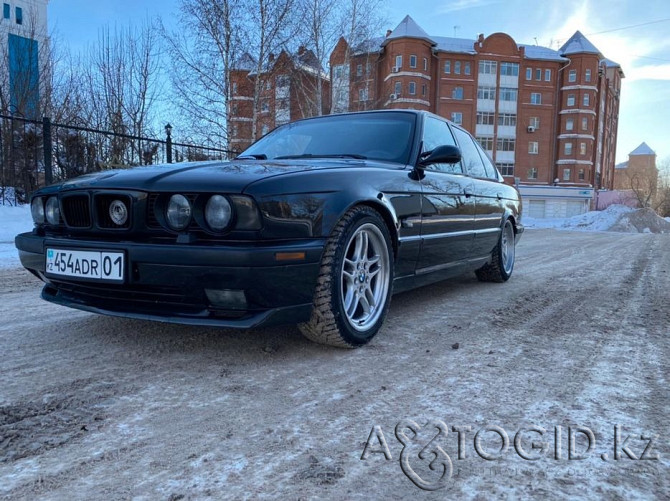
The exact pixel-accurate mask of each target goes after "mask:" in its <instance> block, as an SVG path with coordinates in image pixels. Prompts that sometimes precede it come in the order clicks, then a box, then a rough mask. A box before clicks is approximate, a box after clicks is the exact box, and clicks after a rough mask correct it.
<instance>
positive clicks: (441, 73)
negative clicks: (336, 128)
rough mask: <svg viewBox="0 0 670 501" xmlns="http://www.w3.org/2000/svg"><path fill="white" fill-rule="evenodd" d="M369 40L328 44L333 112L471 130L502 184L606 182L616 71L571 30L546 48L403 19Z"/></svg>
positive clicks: (609, 181) (613, 126)
mask: <svg viewBox="0 0 670 501" xmlns="http://www.w3.org/2000/svg"><path fill="white" fill-rule="evenodd" d="M374 42H378V43H377V44H375V43H374ZM369 45H370V46H369V47H368V48H367V50H366V49H361V48H360V47H358V48H350V47H349V46H348V44H347V42H346V40H344V39H340V41H339V43H338V44H337V46H336V47H335V50H334V51H333V53H332V55H331V58H330V65H331V81H332V89H333V111H334V112H339V111H345V110H349V111H353V110H360V109H378V108H415V109H421V110H427V111H431V112H433V113H436V114H438V115H441V116H443V117H446V118H449V119H451V120H452V121H454V122H456V123H459V124H462V125H463V126H464V127H465V128H466V129H468V130H469V131H470V132H471V133H472V134H473V135H475V137H477V139H478V140H479V142H480V143H481V144H482V146H483V147H484V148H485V149H486V150H487V151H488V152H489V154H490V155H491V157H492V158H493V160H494V161H495V162H496V164H497V165H498V166H499V168H500V170H501V171H502V173H503V175H504V176H505V177H506V178H507V179H508V181H510V182H513V181H514V178H515V177H516V178H518V180H519V181H520V182H521V183H526V184H542V185H548V184H551V185H553V184H557V185H564V186H595V187H603V188H611V187H612V182H613V171H614V156H615V148H616V131H617V121H618V113H619V92H620V88H621V78H622V77H623V72H622V71H621V69H620V68H619V66H618V65H617V64H616V63H613V62H611V61H609V60H608V59H605V58H604V57H603V55H602V54H601V53H600V52H599V51H598V49H597V48H596V47H595V46H593V44H591V43H590V42H589V41H588V40H587V39H586V37H584V35H582V34H581V33H580V32H576V33H575V34H574V35H573V36H572V37H571V38H570V40H568V41H567V42H566V43H565V44H564V45H563V47H561V48H560V49H559V50H558V51H555V50H552V49H548V48H545V47H539V46H535V45H523V44H521V45H520V44H517V43H516V42H515V41H514V40H513V39H512V38H511V37H510V36H509V35H507V34H505V33H494V34H492V35H489V36H488V37H484V36H483V35H480V36H479V38H478V39H477V40H471V39H462V38H448V37H440V36H431V35H428V34H427V33H426V32H425V31H424V30H423V29H421V27H420V26H418V25H417V24H416V22H415V21H414V20H413V19H412V18H411V17H409V16H407V17H405V19H403V20H402V22H401V23H400V24H399V25H398V26H397V28H396V29H395V30H393V31H390V32H388V33H387V35H386V37H384V38H382V39H380V40H378V41H373V43H371V44H369ZM556 180H557V181H556Z"/></svg>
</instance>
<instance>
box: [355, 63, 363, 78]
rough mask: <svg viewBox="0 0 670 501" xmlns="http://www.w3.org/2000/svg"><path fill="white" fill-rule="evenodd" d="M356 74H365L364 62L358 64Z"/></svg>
mask: <svg viewBox="0 0 670 501" xmlns="http://www.w3.org/2000/svg"><path fill="white" fill-rule="evenodd" d="M356 76H357V77H362V76H363V65H362V64H357V65H356Z"/></svg>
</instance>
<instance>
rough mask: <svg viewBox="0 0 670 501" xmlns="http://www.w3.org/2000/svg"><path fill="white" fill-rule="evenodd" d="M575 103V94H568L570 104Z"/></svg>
mask: <svg viewBox="0 0 670 501" xmlns="http://www.w3.org/2000/svg"><path fill="white" fill-rule="evenodd" d="M574 105H575V95H574V94H568V106H574Z"/></svg>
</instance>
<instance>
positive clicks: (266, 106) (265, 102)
mask: <svg viewBox="0 0 670 501" xmlns="http://www.w3.org/2000/svg"><path fill="white" fill-rule="evenodd" d="M269 111H270V101H268V100H267V99H263V101H262V102H261V113H268V112H269Z"/></svg>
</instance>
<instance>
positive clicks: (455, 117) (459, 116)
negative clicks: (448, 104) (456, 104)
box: [451, 112, 463, 125]
mask: <svg viewBox="0 0 670 501" xmlns="http://www.w3.org/2000/svg"><path fill="white" fill-rule="evenodd" d="M451 121H452V122H454V123H455V124H459V125H460V124H462V123H463V113H459V112H453V113H452V114H451Z"/></svg>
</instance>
